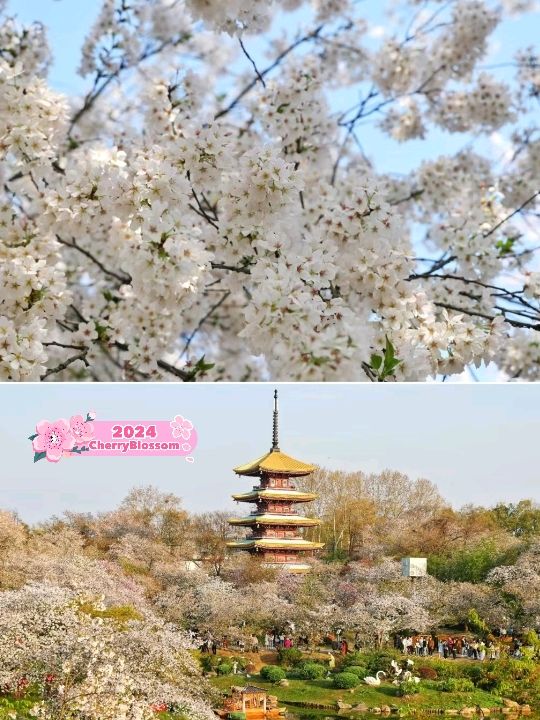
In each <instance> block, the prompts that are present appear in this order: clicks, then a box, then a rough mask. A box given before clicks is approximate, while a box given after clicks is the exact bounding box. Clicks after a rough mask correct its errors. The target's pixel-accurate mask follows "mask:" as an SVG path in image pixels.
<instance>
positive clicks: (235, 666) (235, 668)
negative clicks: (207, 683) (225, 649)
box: [232, 660, 238, 675]
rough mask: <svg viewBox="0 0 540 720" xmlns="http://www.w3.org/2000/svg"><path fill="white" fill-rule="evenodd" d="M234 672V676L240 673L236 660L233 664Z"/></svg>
mask: <svg viewBox="0 0 540 720" xmlns="http://www.w3.org/2000/svg"><path fill="white" fill-rule="evenodd" d="M232 671H233V675H236V673H237V672H238V662H237V661H236V660H235V661H234V662H233V664H232Z"/></svg>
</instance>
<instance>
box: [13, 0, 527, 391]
mask: <svg viewBox="0 0 540 720" xmlns="http://www.w3.org/2000/svg"><path fill="white" fill-rule="evenodd" d="M5 5H6V0H2V2H0V7H2V8H3V9H4V18H3V20H2V22H1V25H0V36H1V40H2V42H1V46H0V47H1V48H2V50H1V51H0V89H1V92H0V176H1V180H2V182H1V187H2V190H1V196H0V227H1V229H2V233H1V246H0V253H1V260H2V262H1V265H0V277H1V283H0V285H1V290H0V293H1V310H0V312H1V317H0V376H1V378H2V379H5V380H15V381H17V380H38V379H42V380H44V379H53V380H72V379H84V380H87V379H88V380H111V379H112V380H119V379H126V380H148V379H150V380H184V381H186V380H195V379H199V378H206V379H209V380H220V379H228V380H246V379H254V380H257V379H261V378H275V379H281V380H368V379H369V380H385V379H393V378H396V379H400V380H425V379H426V378H428V377H440V376H446V375H451V374H455V373H460V372H462V371H463V370H464V369H465V368H466V367H468V366H469V367H470V366H472V365H476V366H479V365H480V364H481V363H482V362H485V363H488V362H490V361H493V362H494V363H496V366H497V367H498V368H499V370H500V372H501V373H502V375H503V376H504V377H509V378H512V377H520V378H522V379H529V380H534V379H537V378H538V377H539V375H540V351H539V349H538V348H539V347H540V345H539V342H538V332H539V328H540V322H539V321H540V305H539V301H540V273H539V272H538V271H537V266H536V264H535V252H536V250H537V245H538V238H537V235H538V232H537V230H538V228H537V214H538V206H539V198H540V195H539V193H540V188H539V186H538V165H539V161H540V136H539V133H538V130H539V129H538V125H537V123H535V118H534V111H535V110H537V107H538V106H537V98H538V93H539V88H540V79H539V78H540V75H539V70H538V68H539V65H538V56H537V54H535V51H534V49H532V48H523V50H522V51H520V52H519V53H518V54H517V55H516V56H515V57H513V58H511V57H510V58H507V63H505V64H506V65H507V66H508V67H505V68H492V69H490V67H491V66H490V65H489V64H487V60H486V59H487V56H488V49H489V42H490V37H491V35H492V33H493V32H494V31H495V29H496V28H497V27H498V26H499V25H500V24H501V23H504V22H506V21H507V19H508V16H509V15H510V14H512V13H517V14H520V13H526V12H534V3H533V2H527V1H524V2H515V1H514V0H503V1H502V2H501V3H496V2H495V1H494V0H451V1H450V2H446V3H442V2H440V1H437V0H432V1H430V0H427V1H426V2H422V3H420V2H418V0H398V2H396V3H389V4H388V5H389V8H388V12H389V14H388V17H387V20H386V30H385V31H384V33H383V35H382V37H379V33H378V32H377V28H374V26H373V23H372V22H371V21H370V19H369V18H368V17H365V16H364V15H363V12H364V9H365V4H363V3H355V2H353V1H352V0H273V1H272V2H268V1H267V0H256V2H242V1H241V0H235V1H234V2H228V3H222V2H219V1H218V0H206V1H205V2H203V1H202V0H182V1H180V0H174V1H173V0H132V1H131V2H129V3H127V2H125V0H103V4H102V7H101V10H100V11H99V14H98V16H97V18H96V21H95V23H94V25H93V27H92V28H90V29H89V32H88V35H87V37H86V40H85V42H84V45H83V48H82V57H81V63H80V67H79V72H80V74H81V75H82V77H83V78H86V79H87V81H88V91H87V92H86V94H85V95H84V96H83V97H66V96H64V95H62V94H60V93H59V92H58V91H56V90H54V89H53V88H52V87H51V86H50V85H49V84H48V82H47V68H48V66H49V63H50V52H49V49H48V45H47V40H46V31H45V29H44V28H43V27H42V26H41V25H40V24H35V25H32V26H30V27H21V26H20V25H19V24H18V22H17V20H16V19H14V18H11V17H9V16H8V15H7V14H6V12H7V11H6V8H5ZM531 17H533V16H531ZM535 19H536V17H535ZM368 123H372V124H374V125H375V126H376V128H378V132H379V133H380V135H381V138H382V140H381V142H382V143H384V142H386V143H388V147H389V148H390V149H391V150H393V149H394V148H395V147H396V143H406V142H411V141H414V140H416V141H419V140H423V139H425V140H426V141H427V140H429V138H430V137H431V136H432V134H433V133H435V132H439V133H440V132H441V131H442V132H444V133H445V134H446V135H448V136H452V138H455V139H456V140H457V141H458V143H460V144H461V149H460V150H458V151H457V152H454V153H446V154H440V155H438V154H437V153H435V154H434V155H433V156H428V157H427V158H426V157H423V156H422V157H423V159H422V161H419V162H418V164H417V166H416V167H415V168H413V169H412V170H411V171H410V172H408V173H406V174H405V175H403V174H401V175H399V174H398V172H397V171H396V172H388V171H385V172H382V171H381V169H380V168H379V167H378V162H377V157H368V156H367V155H366V152H365V149H364V145H363V139H364V134H365V128H366V127H367V124H368ZM374 131H375V130H373V129H371V130H370V132H374ZM370 137H371V136H370ZM493 138H498V139H499V140H500V142H504V144H505V151H504V153H503V157H502V158H501V157H498V156H497V155H498V154H499V155H500V153H496V152H494V150H493V147H492V146H490V142H491V140H492V139H493ZM381 147H384V145H382V144H381ZM426 147H427V146H426ZM430 147H433V144H431V145H430ZM419 156H420V155H419ZM397 170H399V168H398V169H397Z"/></svg>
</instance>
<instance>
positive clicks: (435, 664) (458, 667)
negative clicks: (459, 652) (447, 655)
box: [422, 658, 469, 680]
mask: <svg viewBox="0 0 540 720" xmlns="http://www.w3.org/2000/svg"><path fill="white" fill-rule="evenodd" d="M425 662H426V661H425V659H424V660H422V663H425ZM425 667H431V668H433V670H435V672H436V673H437V675H438V677H439V679H440V680H446V679H447V678H456V677H461V676H462V675H463V674H465V668H466V667H469V666H468V665H464V664H463V663H458V662H448V661H445V660H441V659H438V658H437V659H435V660H430V661H429V665H428V664H427V662H426V665H425Z"/></svg>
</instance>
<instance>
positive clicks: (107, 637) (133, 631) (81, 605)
mask: <svg viewBox="0 0 540 720" xmlns="http://www.w3.org/2000/svg"><path fill="white" fill-rule="evenodd" d="M0 627H1V629H2V637H3V643H2V648H1V650H0V681H1V682H2V685H3V687H4V689H5V690H6V691H9V690H10V689H19V690H20V689H22V688H24V687H26V686H27V685H28V684H32V685H33V686H34V687H35V688H36V689H39V690H40V695H41V698H40V699H39V700H38V701H37V702H36V706H35V708H34V709H33V711H32V714H33V716H35V717H39V718H44V719H46V720H49V718H50V719H51V720H52V719H53V718H54V720H62V719H63V718H66V719H67V718H72V717H74V716H77V717H79V716H84V717H85V718H88V720H109V719H110V720H113V719H114V720H120V719H123V720H146V719H148V720H149V719H150V718H152V717H154V716H155V713H154V710H153V707H154V706H160V705H161V704H163V703H164V704H165V705H166V706H167V707H169V706H174V707H175V708H177V709H178V711H179V712H183V713H184V714H186V716H189V717H192V718H197V720H209V719H210V718H211V717H212V716H213V715H212V711H211V707H210V700H211V698H212V693H211V691H210V689H209V688H208V687H207V686H206V685H205V683H204V681H203V679H202V678H201V676H200V672H199V670H198V668H197V665H196V662H195V661H194V660H193V658H192V657H191V655H190V654H189V652H188V651H189V649H191V643H190V641H189V639H188V637H187V635H185V633H181V632H179V631H178V630H177V629H176V628H174V627H172V626H169V625H167V624H166V623H164V622H163V621H162V620H160V619H159V618H157V617H156V616H154V615H153V614H152V613H151V612H149V611H147V615H146V617H142V616H140V617H139V618H138V619H137V620H132V621H130V622H125V623H120V624H119V623H118V622H117V621H115V620H114V619H111V618H108V617H107V612H106V607H105V606H104V605H103V604H102V603H101V602H100V601H99V599H96V598H92V597H91V596H89V595H79V594H76V593H73V592H71V591H69V590H66V589H64V588H61V587H58V586H55V585H51V584H49V583H29V584H27V585H25V586H24V587H23V588H21V589H19V590H10V591H6V592H3V593H1V594H0Z"/></svg>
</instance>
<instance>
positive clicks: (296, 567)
mask: <svg viewBox="0 0 540 720" xmlns="http://www.w3.org/2000/svg"><path fill="white" fill-rule="evenodd" d="M264 566H265V567H267V568H272V569H273V570H286V571H287V572H291V573H306V572H309V571H310V570H311V565H308V564H307V563H292V562H290V563H289V562H288V563H275V562H265V563H264Z"/></svg>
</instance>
